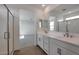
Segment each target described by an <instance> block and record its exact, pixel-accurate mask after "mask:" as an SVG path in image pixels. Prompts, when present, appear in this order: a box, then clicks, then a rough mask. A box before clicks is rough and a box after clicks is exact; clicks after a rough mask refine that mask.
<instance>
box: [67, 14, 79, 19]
mask: <svg viewBox="0 0 79 59" xmlns="http://www.w3.org/2000/svg"><path fill="white" fill-rule="evenodd" d="M77 18H79V15H77V16H73V17H69V18H66V20H72V19H77Z"/></svg>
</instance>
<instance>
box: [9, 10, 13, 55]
mask: <svg viewBox="0 0 79 59" xmlns="http://www.w3.org/2000/svg"><path fill="white" fill-rule="evenodd" d="M13 43H14V42H13V16H12V15H11V13H10V12H9V54H12V52H13Z"/></svg>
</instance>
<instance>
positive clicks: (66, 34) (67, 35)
mask: <svg viewBox="0 0 79 59" xmlns="http://www.w3.org/2000/svg"><path fill="white" fill-rule="evenodd" d="M65 23H66V33H65V34H64V36H66V37H69V30H68V22H67V21H66V22H65Z"/></svg>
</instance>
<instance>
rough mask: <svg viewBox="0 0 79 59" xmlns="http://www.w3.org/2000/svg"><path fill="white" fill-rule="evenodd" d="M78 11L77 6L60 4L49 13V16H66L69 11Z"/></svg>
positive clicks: (78, 6) (78, 5) (78, 7)
mask: <svg viewBox="0 0 79 59" xmlns="http://www.w3.org/2000/svg"><path fill="white" fill-rule="evenodd" d="M76 9H78V10H79V4H61V5H59V6H58V7H56V8H55V9H54V10H51V11H50V14H51V15H55V16H56V15H60V14H68V13H69V12H71V11H73V12H74V11H75V10H76Z"/></svg>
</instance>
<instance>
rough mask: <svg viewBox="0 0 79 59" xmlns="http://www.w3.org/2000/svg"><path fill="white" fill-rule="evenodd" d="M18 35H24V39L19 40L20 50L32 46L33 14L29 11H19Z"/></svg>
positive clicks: (33, 33)
mask: <svg viewBox="0 0 79 59" xmlns="http://www.w3.org/2000/svg"><path fill="white" fill-rule="evenodd" d="M19 16H20V33H19V34H20V35H24V39H20V45H21V48H24V47H27V46H33V45H34V39H36V38H35V34H36V31H35V29H36V27H35V13H34V12H32V11H31V10H28V9H27V10H23V9H21V10H20V15H19Z"/></svg>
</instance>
